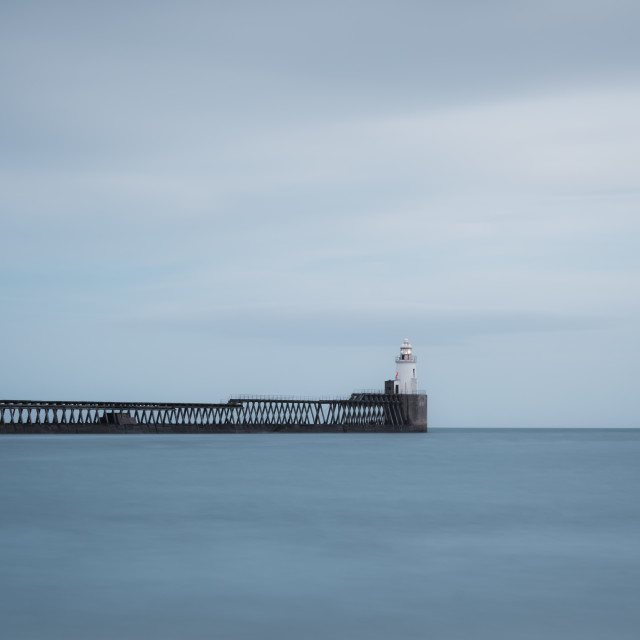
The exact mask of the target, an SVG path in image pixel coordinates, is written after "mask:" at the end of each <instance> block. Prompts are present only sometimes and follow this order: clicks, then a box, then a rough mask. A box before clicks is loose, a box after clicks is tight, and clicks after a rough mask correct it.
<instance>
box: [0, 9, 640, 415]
mask: <svg viewBox="0 0 640 640" xmlns="http://www.w3.org/2000/svg"><path fill="white" fill-rule="evenodd" d="M639 25H640V3H638V2H637V0H633V1H632V0H629V1H625V0H607V1H606V2H605V1H604V0H579V1H578V0H552V1H551V0H536V1H535V2H533V1H529V0H527V1H523V2H513V1H509V2H507V1H502V0H495V1H491V0H485V1H483V2H470V1H465V0H448V1H447V2H444V1H443V2H428V1H422V2H418V1H402V0H400V1H399V0H394V1H393V2H391V1H375V0H368V1H366V2H365V1H359V0H356V1H353V0H352V1H349V0H340V2H334V1H323V2H321V3H320V2H313V3H312V2H277V1H269V2H264V1H263V2H243V1H242V0H234V1H226V0H225V1H222V0H220V1H218V2H216V1H210V2H193V1H189V0H187V1H186V2H180V3H177V2H162V1H160V2H158V1H154V2H151V1H150V0H147V1H145V2H136V1H131V0H128V1H127V2H113V1H112V2H108V3H107V2H95V3H94V2H65V1H60V2H50V1H47V2H29V1H28V0H26V1H25V0H21V1H20V2H18V1H11V0H6V1H4V2H2V4H0V78H1V81H2V89H1V94H0V96H1V97H0V215H1V227H0V228H1V229H2V232H1V233H2V235H1V238H2V251H1V252H0V277H1V288H0V295H1V298H0V300H1V313H0V330H1V335H2V343H1V348H0V396H2V397H4V398H7V399H41V400H45V399H59V400H67V399H68V400H122V401H129V400H139V401H147V400H162V401H199V402H209V401H211V402H218V401H220V400H221V399H222V400H224V399H226V398H227V397H228V396H229V395H234V394H236V395H237V394H242V393H260V394H271V393H274V394H291V395H306V396H317V395H322V396H326V395H331V396H333V395H348V394H349V393H351V392H352V391H354V390H357V389H365V388H367V389H369V388H381V387H382V383H383V381H384V380H385V379H386V378H390V377H392V376H393V375H394V373H395V364H394V358H395V356H396V354H397V352H398V350H399V346H400V343H401V342H402V340H403V338H405V337H408V338H409V339H410V340H411V342H412V343H413V345H414V349H415V352H416V354H417V356H418V358H419V370H418V373H419V376H420V380H419V387H420V388H424V389H426V390H427V392H428V393H429V402H430V409H429V418H430V425H431V426H545V427H552V426H560V427H562V426H603V427H605V426H607V427H608V426H611V427H615V426H640V409H639V403H638V396H639V393H638V391H639V389H640V365H639V362H640V328H639V327H640V157H639V155H640V82H639V80H640V78H639V76H640V55H639V54H640V38H639V37H638V28H639Z"/></svg>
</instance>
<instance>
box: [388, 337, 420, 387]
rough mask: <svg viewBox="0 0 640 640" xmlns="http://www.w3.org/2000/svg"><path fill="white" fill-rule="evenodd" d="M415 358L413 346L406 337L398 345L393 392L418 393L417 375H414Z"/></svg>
mask: <svg viewBox="0 0 640 640" xmlns="http://www.w3.org/2000/svg"><path fill="white" fill-rule="evenodd" d="M416 363H417V358H416V357H415V356H414V355H413V347H412V346H411V343H410V342H409V340H408V339H407V338H405V339H404V342H403V343H402V346H401V347H400V355H399V356H396V378H395V381H394V392H395V393H402V394H409V393H411V394H413V393H418V376H417V375H416Z"/></svg>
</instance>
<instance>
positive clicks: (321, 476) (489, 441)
mask: <svg viewBox="0 0 640 640" xmlns="http://www.w3.org/2000/svg"><path fill="white" fill-rule="evenodd" d="M0 509H1V511H0V637H2V638H7V639H8V640H20V639H29V640H31V639H47V640H50V639H57V638H61V639H62V638H64V639H65V640H74V639H82V640H92V639H104V640H107V639H108V640H116V639H117V640H128V639H136V640H138V639H146V638H153V639H154V640H163V639H171V640H174V639H185V640H190V639H205V638H206V639H209V638H215V639H220V640H236V639H241V638H242V639H251V640H256V639H269V638H274V639H276V638H277V639H279V640H283V639H284V640H286V639H289V638H291V639H295V640H316V639H325V638H326V639H332V640H334V639H338V640H341V639H345V640H346V639H349V640H355V639H360V638H362V639H367V640H376V639H385V640H387V639H389V640H392V639H397V640H404V639H414V638H415V639H420V640H426V639H433V640H449V639H451V640H465V639H472V640H478V639H484V638H487V639H491V640H500V639H508V640H520V639H527V640H529V639H530V640H553V639H562V640H572V639H576V640H578V639H579V640H591V639H593V640H595V639H598V640H605V639H606V640H611V639H613V640H625V639H629V640H631V639H633V640H637V638H638V637H640V604H639V603H640V430H605V429H602V430H557V431H556V430H524V431H520V430H444V429H442V430H434V431H432V432H431V433H429V434H427V435H424V434H411V435H408V434H407V435H386V434H375V435H371V434H364V435H298V436H296V435H277V434H272V435H239V436H234V435H220V436H200V435H189V436H170V435H164V436H152V435H141V436H115V435H109V436H60V435H59V436H37V435H34V436H2V437H0Z"/></svg>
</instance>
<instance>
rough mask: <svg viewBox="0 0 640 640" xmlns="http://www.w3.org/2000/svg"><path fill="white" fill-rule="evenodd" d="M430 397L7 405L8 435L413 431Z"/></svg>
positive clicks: (2, 416)
mask: <svg viewBox="0 0 640 640" xmlns="http://www.w3.org/2000/svg"><path fill="white" fill-rule="evenodd" d="M426 430H427V397H426V395H424V394H422V395H395V394H393V395H389V394H381V393H357V394H352V395H351V397H349V398H344V399H336V400H302V399H280V398H268V397H266V398H235V399H234V398H232V399H231V400H229V401H228V402H227V403H225V404H179V403H176V404H171V403H105V402H56V401H52V402H46V401H45V402H39V401H17V400H3V401H0V433H51V434H53V433H87V434H91V433H96V434H98V433H413V432H425V431H426Z"/></svg>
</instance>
